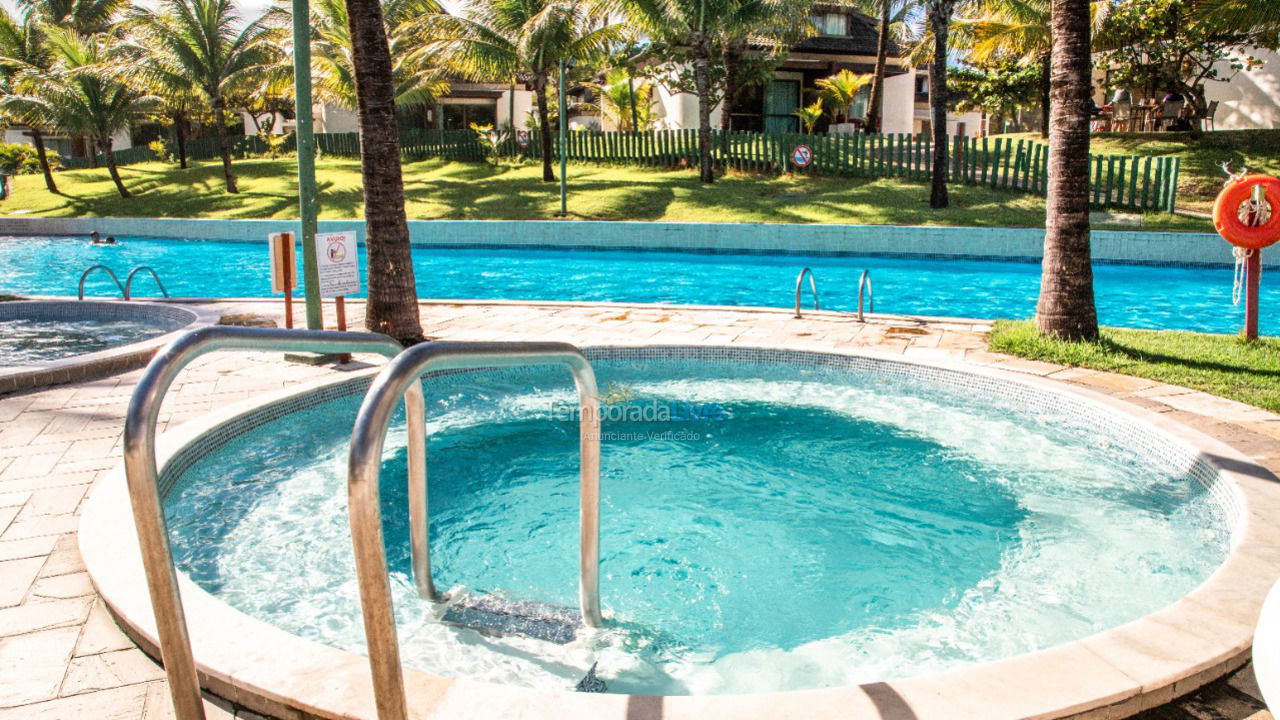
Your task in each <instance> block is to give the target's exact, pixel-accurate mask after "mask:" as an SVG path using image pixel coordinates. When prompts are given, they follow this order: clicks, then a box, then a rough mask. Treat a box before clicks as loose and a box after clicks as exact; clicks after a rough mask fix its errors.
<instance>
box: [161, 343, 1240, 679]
mask: <svg viewBox="0 0 1280 720" xmlns="http://www.w3.org/2000/svg"><path fill="white" fill-rule="evenodd" d="M588 357H590V358H591V360H592V364H593V365H594V367H595V369H596V372H597V374H598V377H599V380H600V382H601V387H602V388H608V390H607V391H606V392H605V393H604V395H605V396H606V397H607V398H609V399H610V400H609V401H607V403H608V404H606V406H605V408H604V410H603V411H602V417H603V426H602V451H601V458H602V465H601V488H602V499H601V519H602V520H601V532H602V537H601V548H602V555H601V568H600V570H601V599H602V602H603V605H604V607H605V608H606V616H607V618H608V621H607V623H606V628H605V629H604V630H603V631H601V632H600V633H598V634H594V633H585V632H584V633H580V634H579V637H578V638H577V640H575V641H574V642H572V643H569V644H567V645H558V644H556V643H552V642H548V641H545V640H538V639H532V638H528V637H519V636H503V637H492V636H489V635H480V634H477V633H475V632H474V631H471V630H466V629H459V628H457V627H455V626H450V625H446V624H442V623H441V622H439V621H438V620H437V618H436V615H435V612H436V611H435V610H434V609H433V607H432V606H431V605H430V604H428V603H426V602H424V601H422V600H421V599H420V598H419V597H418V596H417V595H416V593H415V592H414V589H413V583H412V581H411V580H409V578H408V576H407V572H408V564H409V560H408V554H407V551H408V545H409V539H408V521H407V517H406V506H407V499H406V490H405V487H404V483H403V482H394V481H391V479H392V478H403V477H405V476H406V468H405V462H406V461H405V449H404V446H403V443H402V442H399V443H397V442H395V441H396V440H400V439H402V438H403V432H404V430H403V425H401V426H400V427H399V429H397V430H394V431H393V432H392V438H393V443H392V446H391V448H390V450H391V451H390V452H389V453H388V457H387V459H386V461H385V463H384V471H383V476H384V477H385V478H387V479H388V481H387V482H385V483H384V485H383V522H384V530H385V533H386V545H387V551H388V558H389V562H390V568H391V577H392V583H391V584H392V588H393V592H394V594H395V602H396V611H397V618H398V624H399V626H400V638H401V646H402V654H403V657H404V659H405V662H406V663H407V664H408V665H409V666H411V667H414V668H417V669H419V670H425V671H428V672H431V673H434V674H440V675H447V676H453V677H468V678H471V679H477V680H483V681H487V682H494V683H502V684H514V685H519V686H524V687H534V688H539V689H545V690H567V689H569V688H571V687H572V686H573V683H574V682H576V681H577V679H578V678H579V677H581V674H582V672H584V671H585V669H586V668H587V667H589V666H590V665H591V663H592V662H598V663H599V671H600V675H601V677H604V678H606V679H607V681H608V682H609V685H610V688H611V691H612V692H625V693H635V694H645V695H702V694H735V693H758V692H765V691H781V690H796V689H811V688H819V687H834V686H842V685H850V684H855V683H860V682H873V681H879V680H885V679H891V678H902V677H911V676H917V675H920V674H926V673H935V672H939V671H944V670H948V669H953V668H956V667H959V666H964V665H970V664H974V663H983V662H991V661H995V660H999V659H1002V658H1007V657H1010V656H1014V655H1018V654H1020V653H1026V652H1030V651H1033V650H1037V649H1042V648H1047V647H1050V646H1054V645H1059V644H1061V643H1065V642H1070V641H1073V640H1078V639H1081V638H1083V637H1085V636H1088V635H1091V634H1093V633H1096V632H1099V631H1101V630H1104V629H1106V628H1109V627H1114V626H1117V625H1121V624H1123V623H1126V622H1129V621H1131V620H1135V619H1137V618H1139V617H1141V616H1143V615H1145V614H1147V613H1150V612H1153V611H1155V610H1157V609H1158V608H1161V607H1164V606H1166V605H1169V604H1171V603H1173V602H1174V601H1175V600H1177V599H1178V598H1179V597H1181V596H1183V595H1185V594H1186V593H1188V592H1190V591H1191V590H1192V589H1193V588H1195V587H1196V586H1197V585H1198V584H1200V583H1201V582H1202V581H1203V580H1204V579H1205V578H1206V577H1208V576H1209V574H1210V573H1211V572H1212V571H1213V570H1214V569H1215V568H1216V567H1217V566H1218V565H1219V564H1220V563H1221V562H1222V561H1223V559H1224V558H1225V556H1226V552H1227V549H1228V545H1229V540H1230V536H1231V532H1230V524H1229V521H1228V513H1227V510H1226V509H1225V508H1224V506H1223V505H1222V504H1221V502H1220V495H1221V490H1222V488H1221V487H1217V489H1216V490H1215V489H1214V488H1215V486H1216V480H1215V478H1214V477H1213V474H1212V471H1209V470H1208V469H1207V468H1205V467H1202V466H1199V465H1198V461H1197V460H1196V459H1195V458H1194V456H1193V455H1189V454H1187V452H1186V450H1185V448H1181V447H1179V446H1178V445H1177V444H1176V443H1174V444H1170V443H1169V441H1168V440H1167V439H1164V438H1162V437H1161V436H1160V435H1159V434H1158V433H1152V432H1151V431H1150V430H1149V429H1148V428H1145V427H1143V426H1141V425H1139V424H1135V423H1132V422H1130V421H1127V420H1124V419H1122V418H1119V417H1117V416H1114V415H1111V414H1109V413H1106V412H1103V411H1101V410H1100V409H1099V408H1098V407H1096V406H1091V405H1088V404H1085V403H1078V402H1067V401H1064V400H1062V399H1059V398H1054V397H1053V396H1051V395H1049V394H1047V393H1038V392H1034V391H1030V390H1029V389H1027V388H1024V387H1021V386H1017V385H1014V384H1012V383H1005V382H1001V383H991V382H989V381H983V380H980V379H975V378H973V377H971V376H965V375H962V374H960V373H954V372H930V371H924V370H921V369H919V368H914V367H912V366H907V365H902V364H896V363H887V362H875V361H866V360H860V359H852V360H846V359H842V358H837V357H832V356H823V355H817V354H805V353H782V352H777V353H764V352H758V351H751V350H742V351H730V350H726V349H721V348H699V349H692V348H666V349H663V348H655V349H651V348H643V349H638V350H637V349H600V350H594V351H591V350H589V351H588ZM425 384H426V390H427V400H428V411H427V417H428V419H429V432H430V442H429V448H428V456H429V457H430V470H429V474H428V478H429V483H428V485H429V490H430V501H429V506H430V507H431V526H430V527H431V545H432V547H433V548H435V551H434V552H435V557H434V560H433V567H434V571H435V575H436V580H437V583H438V584H439V586H440V587H441V588H442V589H446V588H451V587H452V588H455V593H480V594H486V595H497V596H500V597H504V598H508V599H515V600H522V601H524V600H532V601H538V602H543V603H550V604H551V605H554V606H574V605H575V592H576V588H577V585H576V582H575V581H576V574H575V570H576V559H577V555H576V543H577V535H576V532H577V497H576V493H577V484H578V477H577V441H578V438H577V429H578V428H577V422H576V419H574V418H573V417H572V413H571V410H572V409H573V408H576V403H575V400H574V395H573V393H572V392H571V389H570V388H571V386H570V384H569V380H568V377H567V374H566V373H564V372H563V371H562V370H559V369H552V368H546V367H526V368H519V369H509V370H501V371H479V372H464V373H450V374H443V375H441V374H437V375H434V376H429V377H428V379H427V381H426V383H425ZM361 389H362V388H359V387H352V388H350V390H349V391H350V392H353V393H354V394H348V395H345V396H342V397H337V398H333V397H327V398H326V397H325V396H324V395H319V396H316V398H315V399H314V400H313V401H312V402H311V403H309V406H308V407H303V408H295V409H293V410H292V411H290V412H287V413H284V414H280V413H271V414H270V415H269V417H271V418H272V419H270V420H268V421H266V422H264V423H261V424H258V425H256V426H255V427H253V429H252V431H250V432H245V433H243V434H239V435H237V436H235V437H234V438H233V439H230V440H229V441H227V442H226V444H224V445H222V446H221V447H219V448H217V449H215V450H206V451H205V454H204V455H203V456H202V457H199V459H197V460H195V461H194V463H192V464H190V465H189V466H187V467H186V469H185V470H184V471H179V472H180V475H178V476H177V477H173V476H170V477H169V479H168V480H167V481H162V485H164V484H167V482H173V483H174V484H173V485H172V489H170V490H168V491H167V498H166V500H165V506H166V514H167V516H168V518H169V531H170V536H171V539H172V543H173V549H174V555H175V560H176V562H177V564H178V566H179V567H180V568H182V569H183V570H184V571H186V572H187V573H188V574H189V575H190V577H191V578H192V579H193V580H194V581H195V582H196V583H198V584H199V585H200V586H201V587H203V588H204V589H205V590H207V591H208V592H210V593H212V594H213V595H214V596H216V597H218V598H219V599H220V600H222V601H223V602H226V603H227V604H229V605H231V606H232V607H234V608H236V609H237V610H239V611H240V612H243V613H245V614H247V615H249V616H251V617H254V618H257V619H259V620H263V621H266V622H268V623H270V624H272V625H274V626H276V627H279V628H282V629H284V630H286V631H288V632H290V633H293V634H295V635H298V636H301V637H305V638H308V639H311V640H315V641H318V642H321V643H324V644H326V645H330V646H333V647H337V648H341V649H344V650H348V651H352V652H362V651H363V648H364V641H363V638H364V630H363V626H362V625H361V616H360V611H359V606H358V604H357V600H356V592H355V578H354V571H353V568H352V558H351V538H350V534H349V531H348V526H347V507H346V500H347V496H346V493H345V492H344V489H345V486H346V480H347V478H346V472H345V471H346V462H345V461H346V453H347V440H348V430H349V422H335V419H337V418H351V417H352V416H354V414H355V409H356V406H357V404H358V402H359V400H360V395H361V393H360V392H359V391H360V390H361ZM228 435H230V433H221V434H220V435H219V437H221V438H224V439H225V438H227V437H228ZM180 465H181V463H180ZM459 587H463V588H465V590H458V589H457V588H459Z"/></svg>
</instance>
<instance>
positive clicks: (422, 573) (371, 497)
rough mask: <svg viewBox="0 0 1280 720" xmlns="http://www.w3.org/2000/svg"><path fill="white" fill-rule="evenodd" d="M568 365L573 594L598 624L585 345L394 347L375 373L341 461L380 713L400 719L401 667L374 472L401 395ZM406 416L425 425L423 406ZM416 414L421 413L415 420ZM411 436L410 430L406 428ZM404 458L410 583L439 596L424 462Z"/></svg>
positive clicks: (595, 482) (592, 386)
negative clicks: (422, 383)
mask: <svg viewBox="0 0 1280 720" xmlns="http://www.w3.org/2000/svg"><path fill="white" fill-rule="evenodd" d="M543 364H559V365H565V366H567V367H568V368H569V370H570V372H571V373H572V374H573V380H574V385H575V386H576V388H577V391H578V408H579V423H578V451H579V454H580V459H579V466H578V473H579V490H578V498H579V500H578V502H579V514H578V523H579V525H578V539H579V557H578V599H579V602H580V604H581V607H582V620H583V622H584V623H585V624H586V625H588V626H589V627H601V626H602V625H603V624H604V618H603V617H602V615H601V613H600V579H599V577H600V404H599V402H600V401H599V390H598V389H597V387H596V378H595V371H594V370H592V368H591V364H590V363H589V362H587V359H586V357H585V356H584V355H583V354H582V352H581V351H580V350H579V349H578V348H576V347H574V346H573V345H570V344H568V343H560V342H429V343H423V344H421V345H415V346H413V347H411V348H409V349H407V350H405V351H404V352H402V353H400V354H399V355H398V356H396V358H395V359H394V360H392V361H391V362H390V363H388V364H387V365H386V367H384V368H383V369H382V372H380V373H378V376H377V377H376V378H375V379H374V381H373V383H372V384H371V385H370V386H369V390H368V392H367V393H366V394H365V396H364V401H363V402H362V403H361V405H360V410H359V411H358V412H357V414H356V422H355V428H354V430H353V432H352V434H351V449H350V453H349V455H348V463H347V511H348V513H349V520H350V524H351V541H352V545H353V546H354V550H355V565H356V576H357V580H358V581H359V588H360V608H361V611H362V614H363V616H364V632H365V638H366V641H367V649H368V655H369V666H370V670H371V671H372V673H373V689H374V697H375V701H376V704H377V709H378V718H379V719H380V720H407V718H408V700H407V698H406V696H405V689H404V674H403V673H404V670H403V667H402V665H401V659H400V646H399V642H398V640H397V638H396V623H395V614H394V609H393V607H392V599H391V588H390V585H389V583H388V580H387V558H386V552H385V550H384V546H383V544H382V543H383V540H382V513H381V507H380V490H379V475H380V473H381V470H382V450H383V444H384V442H385V441H386V436H387V430H388V427H389V426H390V424H391V416H392V413H393V412H394V411H395V408H396V404H397V403H398V402H399V398H400V396H401V395H403V394H404V391H405V389H406V388H407V387H409V386H410V385H411V384H412V383H414V382H416V381H417V380H418V378H420V377H421V376H422V375H423V373H427V372H434V371H440V370H474V369H481V368H493V367H514V366H521V365H543ZM408 412H410V413H412V414H411V415H410V420H411V421H413V420H417V421H418V422H419V424H420V425H425V422H423V420H422V418H421V417H420V416H421V414H422V413H423V410H421V409H417V410H409V411H408ZM414 415H418V416H419V417H414ZM410 433H413V431H412V430H410ZM421 457H422V464H421V466H414V465H413V462H412V460H411V461H410V473H409V474H410V477H411V478H418V477H421V478H422V481H421V482H412V483H411V484H410V486H409V527H410V533H411V538H410V547H411V555H412V568H413V579H414V585H415V586H416V587H417V590H418V593H419V594H420V595H421V596H422V597H423V598H425V599H428V600H431V601H436V600H439V596H438V595H437V593H436V590H435V585H434V583H433V582H432V579H431V559H430V548H429V545H428V530H429V528H428V516H427V484H426V476H427V468H426V456H425V455H423V456H421Z"/></svg>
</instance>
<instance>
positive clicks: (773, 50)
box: [713, 0, 813, 131]
mask: <svg viewBox="0 0 1280 720" xmlns="http://www.w3.org/2000/svg"><path fill="white" fill-rule="evenodd" d="M759 2H760V0H740V5H741V7H739V9H738V13H739V15H740V16H741V19H740V20H734V19H732V18H731V19H730V20H731V22H727V23H724V24H723V25H722V26H721V27H720V29H719V31H718V35H717V37H716V38H715V44H716V45H717V46H718V47H719V48H720V59H721V63H722V65H723V68H722V69H723V71H724V94H723V97H724V99H723V103H724V104H723V105H722V106H721V111H720V129H721V130H724V131H728V130H732V129H733V113H732V109H733V103H734V100H736V99H737V97H738V92H739V90H741V89H742V88H743V87H749V86H751V85H755V84H762V83H765V82H768V80H769V78H770V77H772V75H773V70H774V67H775V64H776V63H777V62H781V61H783V60H785V59H786V58H787V56H788V55H789V54H790V53H791V47H792V46H793V45H795V44H796V42H797V41H799V40H801V39H802V38H805V37H808V36H809V35H811V34H813V25H812V24H811V23H810V22H809V10H810V8H812V7H813V1H812V0H778V1H775V2H772V6H771V7H770V8H767V9H763V8H751V7H749V6H750V5H752V4H757V3H759ZM713 94H714V93H713Z"/></svg>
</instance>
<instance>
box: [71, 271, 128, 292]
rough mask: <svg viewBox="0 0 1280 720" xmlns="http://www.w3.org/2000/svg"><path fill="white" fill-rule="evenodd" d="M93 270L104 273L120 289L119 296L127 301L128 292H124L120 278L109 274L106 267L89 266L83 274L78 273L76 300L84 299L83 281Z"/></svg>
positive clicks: (111, 273)
mask: <svg viewBox="0 0 1280 720" xmlns="http://www.w3.org/2000/svg"><path fill="white" fill-rule="evenodd" d="M94 270H102V271H104V272H106V273H107V274H108V275H110V276H111V281H112V282H114V283H115V284H116V287H117V288H120V296H121V297H123V298H124V299H125V300H128V299H129V291H127V290H125V288H124V285H121V284H120V278H118V277H116V274H115V273H113V272H111V268H109V267H107V266H106V265H90V266H89V267H87V268H85V269H84V272H82V273H80V285H79V286H78V287H77V288H76V299H77V300H83V299H84V281H85V280H86V279H88V277H89V274H90V273H92V272H93V271H94Z"/></svg>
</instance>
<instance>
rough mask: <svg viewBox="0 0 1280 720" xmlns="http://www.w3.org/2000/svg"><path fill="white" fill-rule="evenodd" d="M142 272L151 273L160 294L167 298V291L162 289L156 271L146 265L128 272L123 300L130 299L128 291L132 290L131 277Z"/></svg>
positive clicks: (162, 286) (162, 285)
mask: <svg viewBox="0 0 1280 720" xmlns="http://www.w3.org/2000/svg"><path fill="white" fill-rule="evenodd" d="M143 270H146V271H147V272H149V273H151V277H152V279H154V280H155V281H156V285H158V286H159V287H160V292H162V293H164V296H165V297H169V291H168V290H165V289H164V283H162V282H160V276H159V275H157V274H156V271H155V270H152V269H151V268H150V267H148V266H146V265H139V266H138V267H136V268H134V269H132V270H130V271H129V277H127V278H125V280H124V299H125V300H131V299H132V297H131V296H130V292H129V291H130V289H132V288H133V276H134V275H137V274H138V273H140V272H142V271H143Z"/></svg>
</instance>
